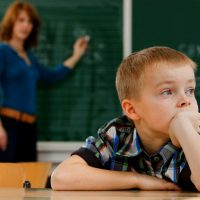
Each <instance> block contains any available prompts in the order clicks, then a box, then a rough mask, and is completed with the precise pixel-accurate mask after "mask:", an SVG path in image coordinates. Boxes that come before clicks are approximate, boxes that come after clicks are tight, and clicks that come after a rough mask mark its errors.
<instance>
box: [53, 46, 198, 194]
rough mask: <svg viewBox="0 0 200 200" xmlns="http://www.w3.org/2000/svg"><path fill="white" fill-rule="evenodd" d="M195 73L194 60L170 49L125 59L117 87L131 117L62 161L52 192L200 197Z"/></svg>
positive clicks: (111, 124)
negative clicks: (160, 193)
mask: <svg viewBox="0 0 200 200" xmlns="http://www.w3.org/2000/svg"><path fill="white" fill-rule="evenodd" d="M195 69H196V64H195V63H194V62H193V61H192V60H191V59H189V58H188V57H187V56H186V55H184V54H182V53H180V52H178V51H176V50H174V49H171V48H168V47H151V48H147V49H144V50H142V51H139V52H136V53H133V54H131V55H130V56H128V57H127V58H126V59H124V61H123V62H122V63H121V65H120V66H119V69H118V71H117V76H116V88H117V92H118V95H119V99H120V102H121V106H122V109H123V112H124V114H125V115H124V116H122V117H120V118H116V119H114V120H112V121H110V122H109V123H107V124H105V125H104V126H103V127H101V128H100V129H99V131H98V137H97V139H95V138H94V137H89V138H87V140H86V145H85V146H84V147H82V148H80V149H79V150H77V151H76V152H74V153H73V154H72V156H71V157H70V158H69V159H67V160H65V161H63V162H62V163H61V164H60V165H59V166H58V167H57V168H56V169H55V170H54V172H53V174H52V177H51V184H52V188H53V189H55V190H119V189H132V188H136V189H141V190H180V189H186V190H189V189H197V190H198V191H200V170H199V169H200V148H199V144H200V135H199V134H198V132H200V130H199V126H200V114H199V113H198V105H197V102H196V99H195V95H194V91H195V85H196V82H195V75H194V71H195Z"/></svg>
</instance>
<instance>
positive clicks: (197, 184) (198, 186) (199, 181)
mask: <svg viewBox="0 0 200 200" xmlns="http://www.w3.org/2000/svg"><path fill="white" fill-rule="evenodd" d="M191 180H192V182H193V184H194V186H195V187H196V189H197V190H198V191H199V192H200V178H194V177H192V176H191Z"/></svg>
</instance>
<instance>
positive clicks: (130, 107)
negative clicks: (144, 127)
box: [121, 99, 140, 121]
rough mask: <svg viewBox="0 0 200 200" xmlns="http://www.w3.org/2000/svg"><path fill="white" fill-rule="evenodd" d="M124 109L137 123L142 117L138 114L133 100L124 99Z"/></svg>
mask: <svg viewBox="0 0 200 200" xmlns="http://www.w3.org/2000/svg"><path fill="white" fill-rule="evenodd" d="M121 106H122V109H123V111H124V114H125V115H126V116H127V117H129V118H130V119H132V120H134V121H136V120H139V119H140V116H139V115H138V114H137V112H136V111H135V108H134V103H133V102H132V101H131V100H128V99H124V100H122V102H121Z"/></svg>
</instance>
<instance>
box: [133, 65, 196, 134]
mask: <svg viewBox="0 0 200 200" xmlns="http://www.w3.org/2000/svg"><path fill="white" fill-rule="evenodd" d="M143 83H144V84H143V86H142V87H141V91H140V94H141V96H140V99H139V100H138V101H136V102H134V108H135V111H136V113H137V114H138V115H139V121H138V122H139V124H140V127H142V128H144V129H143V130H147V131H153V132H155V133H156V132H158V133H164V134H168V128H169V124H170V122H171V120H172V118H173V117H174V116H175V115H176V113H178V112H180V111H181V110H183V109H187V110H193V111H196V112H198V105H197V101H196V99H195V96H194V90H195V85H196V84H195V76H194V72H193V69H192V68H191V67H190V66H187V65H186V66H181V67H177V68H173V67H169V66H167V65H166V64H163V66H161V67H160V68H159V69H157V70H156V71H155V70H149V71H148V72H146V74H145V76H144V82H143ZM136 123H137V121H136Z"/></svg>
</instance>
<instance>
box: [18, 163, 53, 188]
mask: <svg viewBox="0 0 200 200" xmlns="http://www.w3.org/2000/svg"><path fill="white" fill-rule="evenodd" d="M19 164H20V165H21V166H22V168H23V170H24V174H25V180H28V181H29V182H30V183H31V188H45V186H46V183H47V179H48V176H49V174H50V171H51V165H52V164H51V163H50V162H20V163H19Z"/></svg>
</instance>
